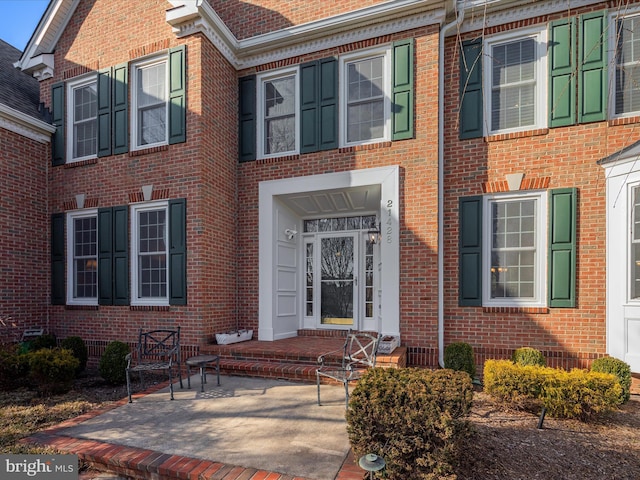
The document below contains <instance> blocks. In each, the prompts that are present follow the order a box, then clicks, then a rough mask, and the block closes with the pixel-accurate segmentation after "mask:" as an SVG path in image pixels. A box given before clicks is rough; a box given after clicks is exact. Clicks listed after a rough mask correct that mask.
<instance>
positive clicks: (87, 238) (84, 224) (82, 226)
mask: <svg viewBox="0 0 640 480" xmlns="http://www.w3.org/2000/svg"><path fill="white" fill-rule="evenodd" d="M73 232H74V233H73V234H74V242H73V280H74V285H73V296H74V298H98V257H97V250H98V240H97V238H98V230H97V218H96V217H85V218H76V219H74V221H73Z"/></svg>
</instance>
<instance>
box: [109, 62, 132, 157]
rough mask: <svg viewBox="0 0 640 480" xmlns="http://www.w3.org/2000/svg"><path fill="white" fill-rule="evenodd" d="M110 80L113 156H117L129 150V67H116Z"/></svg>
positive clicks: (122, 65) (125, 65) (124, 65)
mask: <svg viewBox="0 0 640 480" xmlns="http://www.w3.org/2000/svg"><path fill="white" fill-rule="evenodd" d="M112 79H113V84H112V86H111V92H112V103H113V105H112V108H113V114H112V122H113V130H112V131H113V135H112V137H113V138H112V142H113V154H114V155H119V154H121V153H127V151H128V150H129V112H128V107H129V86H128V84H129V65H128V64H126V63H124V64H121V65H116V66H115V67H114V68H113V77H112Z"/></svg>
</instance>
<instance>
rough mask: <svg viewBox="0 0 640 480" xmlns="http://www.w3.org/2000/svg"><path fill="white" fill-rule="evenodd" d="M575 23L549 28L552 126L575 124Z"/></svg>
mask: <svg viewBox="0 0 640 480" xmlns="http://www.w3.org/2000/svg"><path fill="white" fill-rule="evenodd" d="M575 48H576V19H575V18H570V19H565V20H558V21H555V22H551V23H550V24H549V89H550V91H549V126H550V127H562V126H566V125H573V124H575V122H576V113H575V111H576V106H575V99H576V51H575Z"/></svg>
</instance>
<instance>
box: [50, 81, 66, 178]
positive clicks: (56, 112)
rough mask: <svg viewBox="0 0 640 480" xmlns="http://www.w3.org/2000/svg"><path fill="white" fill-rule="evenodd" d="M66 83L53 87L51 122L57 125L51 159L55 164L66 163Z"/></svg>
mask: <svg viewBox="0 0 640 480" xmlns="http://www.w3.org/2000/svg"><path fill="white" fill-rule="evenodd" d="M64 89H65V86H64V83H56V84H55V85H53V86H52V87H51V123H52V124H53V125H54V126H55V127H56V131H55V133H54V134H53V141H52V142H51V161H52V164H53V166H56V165H64V155H65V150H64V112H65V104H64V97H65V95H64Z"/></svg>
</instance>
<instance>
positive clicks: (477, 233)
mask: <svg viewBox="0 0 640 480" xmlns="http://www.w3.org/2000/svg"><path fill="white" fill-rule="evenodd" d="M459 215H460V232H459V235H460V238H459V258H458V262H459V285H458V289H459V291H458V302H459V304H460V306H465V307H470V306H474V307H476V306H477V307H479V306H482V196H479V195H478V196H473V197H463V198H460V201H459Z"/></svg>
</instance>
